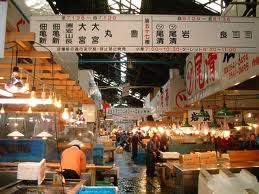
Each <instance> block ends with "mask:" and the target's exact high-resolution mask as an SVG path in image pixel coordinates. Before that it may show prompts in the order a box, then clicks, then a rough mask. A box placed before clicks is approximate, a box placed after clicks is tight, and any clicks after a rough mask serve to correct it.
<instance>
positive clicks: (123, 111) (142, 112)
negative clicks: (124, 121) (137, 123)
mask: <svg viewBox="0 0 259 194" xmlns="http://www.w3.org/2000/svg"><path fill="white" fill-rule="evenodd" d="M106 114H107V115H114V116H115V115H117V116H123V115H127V116H130V115H132V116H146V115H150V109H149V108H108V109H107V112H106Z"/></svg>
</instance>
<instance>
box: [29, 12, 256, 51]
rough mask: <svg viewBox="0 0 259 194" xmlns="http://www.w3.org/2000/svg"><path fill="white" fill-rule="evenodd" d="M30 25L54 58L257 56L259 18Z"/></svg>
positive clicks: (97, 19)
mask: <svg viewBox="0 0 259 194" xmlns="http://www.w3.org/2000/svg"><path fill="white" fill-rule="evenodd" d="M30 24H31V26H30V27H31V31H32V32H35V33H36V42H39V43H40V44H42V45H44V46H46V47H48V48H49V49H50V50H51V51H53V52H82V53H83V52H89V53H90V52H105V53H107V52H134V53H136V52H137V53H138V52H141V53H143V52H149V53H150V52H154V53H161V52H162V53H167V52H168V53H192V52H206V53H208V52H239V53H241V52H249V53H255V52H259V38H258V37H257V34H259V19H258V18H247V17H220V16H188V15H185V16H177V15H55V16H32V17H31V23H30ZM35 47H39V46H38V45H35Z"/></svg>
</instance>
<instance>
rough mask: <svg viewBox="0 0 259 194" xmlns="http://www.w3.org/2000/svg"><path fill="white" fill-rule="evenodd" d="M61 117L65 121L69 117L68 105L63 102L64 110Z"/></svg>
mask: <svg viewBox="0 0 259 194" xmlns="http://www.w3.org/2000/svg"><path fill="white" fill-rule="evenodd" d="M62 119H64V120H65V121H67V120H68V119H69V112H68V105H67V104H65V107H64V111H63V113H62Z"/></svg>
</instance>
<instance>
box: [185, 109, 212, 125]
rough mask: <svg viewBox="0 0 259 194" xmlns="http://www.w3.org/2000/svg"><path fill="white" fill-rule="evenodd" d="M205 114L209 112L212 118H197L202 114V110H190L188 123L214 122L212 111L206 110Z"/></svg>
mask: <svg viewBox="0 0 259 194" xmlns="http://www.w3.org/2000/svg"><path fill="white" fill-rule="evenodd" d="M204 111H205V112H208V113H209V115H210V117H209V118H199V117H196V116H197V114H199V113H200V110H189V111H188V119H189V120H188V121H189V122H191V123H192V122H212V120H213V112H212V109H204Z"/></svg>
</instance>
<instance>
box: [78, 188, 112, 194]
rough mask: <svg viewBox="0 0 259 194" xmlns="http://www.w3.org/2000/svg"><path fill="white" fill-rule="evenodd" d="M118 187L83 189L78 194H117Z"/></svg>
mask: <svg viewBox="0 0 259 194" xmlns="http://www.w3.org/2000/svg"><path fill="white" fill-rule="evenodd" d="M116 193H117V188H116V187H83V188H81V189H80V190H79V191H78V192H77V194H116Z"/></svg>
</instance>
